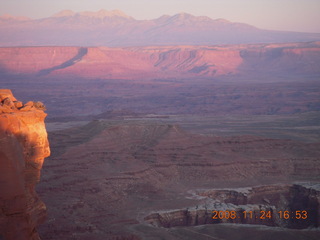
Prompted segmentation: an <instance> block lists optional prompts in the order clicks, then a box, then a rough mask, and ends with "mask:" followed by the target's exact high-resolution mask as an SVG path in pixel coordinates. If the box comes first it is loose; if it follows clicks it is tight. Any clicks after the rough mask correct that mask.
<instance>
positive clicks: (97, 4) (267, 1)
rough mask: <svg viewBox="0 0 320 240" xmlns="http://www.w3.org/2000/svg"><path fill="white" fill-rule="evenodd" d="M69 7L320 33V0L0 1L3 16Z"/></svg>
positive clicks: (39, 13)
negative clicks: (222, 20) (183, 15)
mask: <svg viewBox="0 0 320 240" xmlns="http://www.w3.org/2000/svg"><path fill="white" fill-rule="evenodd" d="M65 9H69V10H72V11H75V12H79V11H98V10H100V9H106V10H114V9H119V10H122V11H123V12H125V13H126V14H128V15H130V16H132V17H134V18H135V19H139V20H142V19H153V18H157V17H160V16H161V15H163V14H168V15H174V14H176V13H180V12H187V13H190V14H193V15H196V16H208V17H210V18H213V19H216V18H225V19H227V20H230V21H232V22H242V23H248V24H251V25H254V26H256V27H259V28H263V29H273V30H288V31H300V32H318V33H320V0H0V15H3V14H10V15H14V16H27V17H31V18H43V17H48V16H51V15H53V14H54V13H57V12H59V11H61V10H65Z"/></svg>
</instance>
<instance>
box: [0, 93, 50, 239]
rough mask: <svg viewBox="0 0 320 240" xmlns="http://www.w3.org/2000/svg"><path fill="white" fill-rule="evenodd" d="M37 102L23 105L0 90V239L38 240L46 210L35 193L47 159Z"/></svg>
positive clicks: (48, 152)
mask: <svg viewBox="0 0 320 240" xmlns="http://www.w3.org/2000/svg"><path fill="white" fill-rule="evenodd" d="M44 110H45V107H44V105H43V104H42V103H41V102H27V103H26V104H23V103H22V102H20V101H17V99H16V98H15V97H14V96H13V95H12V92H11V91H10V90H8V89H0V189H1V191H0V239H2V237H4V238H5V239H6V240H17V239H19V240H36V239H37V240H38V239H40V238H39V235H38V233H37V231H36V227H37V226H38V225H39V224H40V223H42V222H43V221H44V220H45V217H46V207H45V205H44V203H43V202H42V201H41V200H40V199H39V197H38V196H37V194H36V192H35V185H36V184H37V183H38V182H39V179H40V169H41V168H42V165H43V161H44V158H46V157H48V156H49V155H50V149H49V143H48V138H47V131H46V128H45V124H44V119H45V117H46V115H47V114H46V113H44Z"/></svg>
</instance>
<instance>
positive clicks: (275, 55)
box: [0, 42, 320, 79]
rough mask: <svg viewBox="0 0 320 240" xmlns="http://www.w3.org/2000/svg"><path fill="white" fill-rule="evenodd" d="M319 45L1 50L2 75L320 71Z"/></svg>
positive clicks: (120, 76)
mask: <svg viewBox="0 0 320 240" xmlns="http://www.w3.org/2000/svg"><path fill="white" fill-rule="evenodd" d="M319 59H320V44H319V43H317V42H315V43H296V44H278V45H272V44H270V45H261V44H256V45H230V46H163V47H161V46H160V47H159V46H158V47H132V48H107V47H90V48H80V47H25V48H19V47H13V48H1V49H0V65H1V69H0V73H1V72H2V73H7V74H8V73H9V74H13V75H16V74H31V75H49V76H57V75H58V76H59V77H60V76H73V77H74V76H78V77H82V78H101V79H158V78H199V77H210V78H211V77H213V76H219V75H220V76H221V75H229V74H239V73H248V72H249V73H251V72H254V73H256V74H258V75H259V74H262V75H263V74H266V73H270V72H271V73H274V72H281V73H283V72H285V73H287V74H296V73H304V74H319V69H320V67H319Z"/></svg>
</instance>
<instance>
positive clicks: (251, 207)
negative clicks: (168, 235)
mask: <svg viewBox="0 0 320 240" xmlns="http://www.w3.org/2000/svg"><path fill="white" fill-rule="evenodd" d="M193 194H194V196H198V197H199V196H201V197H202V199H204V200H203V201H205V203H204V204H202V205H201V204H200V205H197V206H196V207H190V208H187V209H179V210H172V211H160V212H157V213H152V214H150V215H148V216H146V217H145V219H144V220H145V221H146V222H147V223H149V224H152V225H154V226H158V227H165V228H170V227H175V226H197V225H203V224H216V223H238V224H256V225H267V226H277V227H282V228H293V229H304V228H310V227H311V228H312V227H313V228H317V227H319V220H320V217H319V216H320V208H319V203H320V201H319V200H320V192H319V185H317V184H315V185H310V184H305V183H304V184H301V185H300V184H293V185H266V186H256V187H249V188H238V189H237V188H235V189H213V190H199V191H196V192H193Z"/></svg>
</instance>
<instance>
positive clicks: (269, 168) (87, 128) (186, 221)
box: [38, 116, 320, 239]
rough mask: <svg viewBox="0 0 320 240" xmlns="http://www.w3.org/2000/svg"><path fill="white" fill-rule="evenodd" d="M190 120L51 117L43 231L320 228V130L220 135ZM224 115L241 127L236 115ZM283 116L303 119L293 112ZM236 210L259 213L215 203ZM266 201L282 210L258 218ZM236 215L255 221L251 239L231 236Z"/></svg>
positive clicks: (185, 232) (196, 235) (138, 233)
mask: <svg viewBox="0 0 320 240" xmlns="http://www.w3.org/2000/svg"><path fill="white" fill-rule="evenodd" d="M183 119H185V116H181V119H179V120H176V119H171V117H169V118H165V117H161V116H158V117H157V118H149V119H148V118H139V117H135V118H132V119H127V120H121V119H100V120H95V121H91V122H88V123H80V124H79V123H78V125H74V126H73V127H69V126H68V125H65V126H64V125H63V123H61V125H60V126H59V125H56V123H54V122H52V123H48V131H49V140H50V143H51V147H52V156H51V158H50V161H46V163H45V167H44V168H43V175H42V180H41V183H40V184H39V187H38V192H39V193H40V194H41V196H42V198H43V199H44V200H45V202H46V204H47V205H48V206H50V207H49V208H48V212H49V219H48V221H47V222H46V223H45V224H44V225H41V226H40V228H39V231H40V232H41V234H42V235H43V236H46V238H47V239H57V238H64V239H73V238H77V239H89V238H93V239H106V237H107V239H161V238H162V239H181V238H186V239H208V238H209V239H210V237H211V238H216V237H218V236H219V237H218V238H219V239H243V238H246V237H247V238H248V239H254V238H257V237H261V234H262V233H261V231H263V232H265V234H267V235H268V234H271V235H273V236H275V238H281V239H306V238H310V239H316V238H317V237H318V236H319V230H318V224H319V189H318V182H319V171H320V169H319V157H318V156H319V149H320V148H319V142H318V140H317V139H318V137H317V138H315V140H314V141H310V140H311V139H312V138H309V141H310V142H308V141H306V140H304V141H301V140H293V139H288V138H290V137H286V138H285V139H280V138H278V139H276V138H267V137H261V136H258V135H260V132H257V133H256V135H254V134H251V135H246V134H245V133H241V134H239V133H238V134H235V133H231V136H227V135H225V134H223V133H222V134H221V135H220V136H217V135H212V134H209V130H210V129H208V130H207V131H203V129H202V133H200V132H199V129H197V128H196V127H195V126H190V122H185V125H184V124H183V123H184V120H183ZM305 119H306V118H301V119H300V120H301V123H302V122H305ZM300 120H299V121H300ZM211 121H217V119H215V120H214V119H213V118H212V119H211ZM229 121H230V119H229ZM233 121H235V122H237V120H236V119H233ZM175 122H178V123H179V124H180V125H177V124H176V123H175ZM208 122H210V120H208ZM221 122H222V123H221V126H224V127H225V128H226V129H229V130H232V129H234V130H236V128H235V127H232V126H228V123H227V121H226V119H224V120H221ZM272 122H273V123H274V121H272ZM283 122H284V123H286V124H287V125H288V126H291V125H292V129H295V128H296V126H297V125H296V124H297V123H294V121H293V119H290V117H288V118H287V119H283ZM194 123H195V121H193V124H194ZM226 124H227V126H226ZM256 124H257V120H255V121H253V122H252V123H250V124H249V125H250V126H251V127H249V128H251V129H257V127H256ZM304 124H306V123H304ZM199 125H200V126H203V124H201V123H200V124H199ZM263 125H264V126H265V125H266V124H263ZM211 126H212V125H211ZM276 126H279V125H276ZM208 128H209V127H208ZM247 129H248V127H247ZM303 129H304V130H306V129H307V128H303ZM304 130H302V128H301V132H304ZM242 131H243V130H242ZM266 131H267V130H266ZM213 132H214V133H215V134H216V133H217V130H216V131H213ZM288 132H290V130H288ZM278 134H279V135H280V136H281V133H278ZM237 135H238V136H237ZM308 135H309V137H310V136H311V135H310V134H308ZM293 136H295V137H296V136H297V132H296V133H295V135H293ZM61 202H63V204H62V205H61ZM226 210H228V211H231V210H235V211H237V212H238V216H239V217H240V215H239V214H240V213H241V212H242V211H243V210H246V211H248V212H249V211H253V212H254V214H255V215H254V217H252V218H249V217H247V218H248V219H247V221H245V220H242V221H241V219H238V218H237V219H236V220H234V221H231V220H230V221H228V220H226V219H221V220H215V221H214V220H212V217H213V213H212V211H226ZM261 210H265V211H271V210H272V211H273V213H274V216H273V217H272V218H270V219H269V218H266V219H256V216H258V214H259V213H260V211H261ZM279 211H290V213H291V214H294V213H295V211H307V212H308V217H307V218H306V219H300V220H298V219H291V217H290V219H289V220H288V219H284V217H283V216H282V217H280V216H276V215H275V214H276V213H277V212H279ZM291 216H293V215H291ZM294 216H295V215H294ZM228 223H229V224H230V223H233V224H235V223H238V224H244V225H243V226H245V225H249V226H252V227H251V228H249V229H245V227H243V228H244V229H242V230H241V232H242V234H240V235H241V236H242V237H243V238H241V237H239V236H234V235H232V234H231V235H229V234H224V235H223V234H222V233H223V232H224V233H228V232H233V231H235V232H237V231H240V230H239V229H238V230H236V229H237V225H232V224H231V225H224V224H228ZM221 224H222V225H221ZM218 225H221V226H220V227H218ZM260 225H266V226H268V228H260V227H259V226H260ZM279 228H280V229H281V230H279ZM217 229H220V230H217ZM295 229H300V230H299V231H298V230H295ZM217 231H218V232H217ZM219 231H222V232H220V233H219ZM250 235H251V236H250ZM293 235H294V236H295V238H293ZM208 236H210V237H208ZM262 239H263V238H262Z"/></svg>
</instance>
